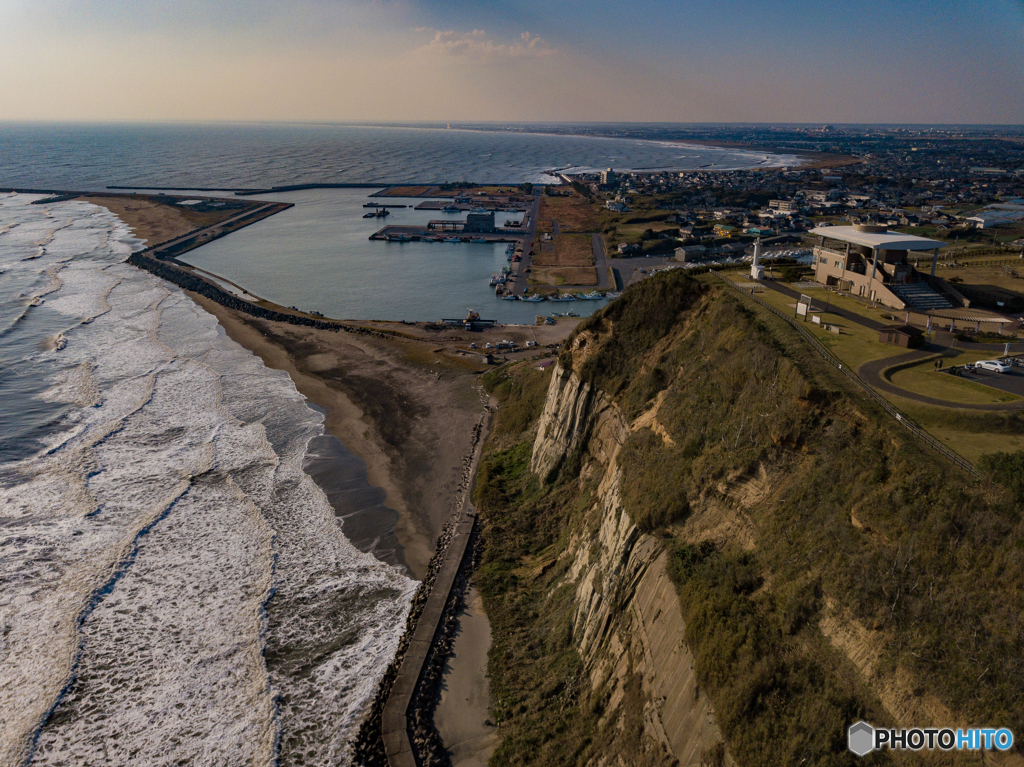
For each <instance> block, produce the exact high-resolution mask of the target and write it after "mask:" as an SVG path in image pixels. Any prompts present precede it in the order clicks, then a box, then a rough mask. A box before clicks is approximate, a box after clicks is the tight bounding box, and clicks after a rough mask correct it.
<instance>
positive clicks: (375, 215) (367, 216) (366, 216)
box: [363, 210, 377, 218]
mask: <svg viewBox="0 0 1024 767" xmlns="http://www.w3.org/2000/svg"><path fill="white" fill-rule="evenodd" d="M363 218H377V214H376V213H374V212H373V211H372V210H371V211H370V212H369V213H364V214H363Z"/></svg>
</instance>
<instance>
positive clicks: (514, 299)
mask: <svg viewBox="0 0 1024 767" xmlns="http://www.w3.org/2000/svg"><path fill="white" fill-rule="evenodd" d="M501 300H502V301H518V300H519V296H514V295H511V294H509V295H507V296H502V297H501ZM523 300H524V301H525V300H526V299H525V298H524V299H523Z"/></svg>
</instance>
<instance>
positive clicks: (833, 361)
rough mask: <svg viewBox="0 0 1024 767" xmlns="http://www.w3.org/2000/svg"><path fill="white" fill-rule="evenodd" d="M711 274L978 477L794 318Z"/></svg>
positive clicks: (909, 427) (902, 424) (731, 282)
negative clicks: (786, 325)
mask: <svg viewBox="0 0 1024 767" xmlns="http://www.w3.org/2000/svg"><path fill="white" fill-rule="evenodd" d="M711 274H713V275H714V276H715V277H717V278H718V279H719V280H721V281H722V282H724V283H725V284H726V285H728V286H729V287H730V288H732V289H733V290H735V291H736V292H737V293H739V294H740V295H742V296H743V297H744V298H749V299H751V300H752V301H754V302H755V303H756V304H758V305H759V306H761V307H762V308H764V309H767V310H768V311H769V312H771V313H772V314H774V315H776V316H777V317H779V318H780V319H783V320H785V321H786V322H788V323H789V324H790V325H791V326H792V327H793V329H794V330H796V332H797V333H799V334H800V336H801V338H803V339H804V340H805V341H807V343H808V344H810V346H811V348H812V349H814V351H816V352H817V353H818V354H820V355H821V357H822V358H823V359H824V360H825V361H826V362H827V363H829V364H830V365H832V366H833V367H834V368H836V369H838V370H839V371H840V372H841V373H844V374H845V375H846V377H847V378H849V379H850V380H851V381H853V382H854V383H855V384H857V386H859V387H860V388H861V389H863V390H864V393H865V394H867V395H868V396H869V397H870V398H871V399H872V400H874V401H875V403H876V404H877V405H878V406H879V407H881V408H882V409H883V410H884V411H885V412H886V413H888V414H889V415H891V416H892V417H893V418H895V419H896V421H897V423H899V424H900V425H901V426H903V427H904V428H906V429H908V430H909V431H910V432H911V433H912V434H914V436H916V437H918V438H919V439H921V440H922V441H923V442H924V443H925V444H927V445H928V446H929V447H930V448H932V449H933V450H935V451H936V452H938V453H941V454H942V455H943V456H945V457H946V458H948V459H949V460H950V461H952V462H953V463H954V464H955V465H957V466H959V467H960V468H961V469H963V470H964V471H966V472H968V473H969V474H971V475H972V476H975V477H980V476H981V475H980V473H979V472H978V470H977V469H976V468H975V467H974V464H972V463H971V462H970V461H968V460H967V459H966V458H964V457H963V456H962V455H960V454H958V453H955V452H953V451H952V450H950V449H949V448H948V447H946V446H945V445H943V444H942V443H941V442H939V441H938V440H937V439H935V437H933V436H932V435H931V434H929V433H928V432H926V431H925V430H924V429H922V428H921V427H920V426H918V425H917V424H916V423H914V422H913V421H912V420H910V418H909V417H907V416H906V415H905V414H904V413H903V412H902V411H900V409H899V408H897V407H895V406H894V405H893V404H892V403H891V402H889V400H887V399H885V397H883V396H882V395H880V394H879V393H878V392H876V391H875V390H874V389H873V388H872V387H871V386H869V385H868V384H867V383H866V382H865V381H864V380H863V379H862V378H861V377H860V376H858V375H857V374H856V373H854V372H853V371H852V370H850V368H849V366H848V365H846V364H845V363H843V361H842V360H840V359H839V358H838V357H836V356H835V355H834V354H833V353H832V352H830V351H829V350H828V349H826V348H825V347H824V346H823V345H822V344H821V342H820V341H818V339H817V338H815V337H814V336H813V335H812V334H811V333H810V332H809V331H808V330H807V329H806V328H804V327H801V326H800V323H799V322H797V321H796V319H794V318H793V317H790V316H789V315H788V314H786V313H785V312H781V311H779V310H778V309H776V308H775V307H774V306H772V305H771V304H769V303H768V302H766V301H764V300H762V299H760V298H758V297H757V296H755V295H754V293H753V291H750V292H747V291H746V290H744V289H743V288H740V287H739V286H738V285H736V283H734V282H733V281H732V280H729V279H727V278H726V277H723V276H722V275H720V274H719V273H718V272H716V271H713V270H712V271H711Z"/></svg>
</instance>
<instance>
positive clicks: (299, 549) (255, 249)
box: [0, 124, 794, 765]
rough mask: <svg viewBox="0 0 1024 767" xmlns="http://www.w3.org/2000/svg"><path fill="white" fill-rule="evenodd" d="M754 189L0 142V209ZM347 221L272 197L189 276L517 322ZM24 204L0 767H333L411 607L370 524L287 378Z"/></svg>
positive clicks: (292, 153) (191, 149) (235, 135)
mask: <svg viewBox="0 0 1024 767" xmlns="http://www.w3.org/2000/svg"><path fill="white" fill-rule="evenodd" d="M777 164H794V161H793V160H792V158H784V157H771V156H768V155H759V154H756V153H742V152H736V151H733V150H715V149H706V148H693V147H680V146H678V145H670V144H665V143H656V142H638V141H628V140H620V139H595V138H579V137H572V136H541V135H529V134H501V133H486V132H471V131H444V130H420V129H413V128H388V129H374V128H366V127H353V126H288V125H255V126H239V125H216V126H193V125H91V126H90V125H86V126H68V125H19V124H0V187H30V188H53V189H74V190H90V189H92V190H95V189H103V188H105V187H107V186H108V185H117V184H121V185H135V186H138V187H147V186H149V187H154V186H157V187H179V188H184V189H189V188H195V187H219V188H225V187H231V188H234V187H267V186H271V185H279V184H293V183H303V182H350V183H384V182H392V181H427V180H430V181H446V180H473V181H501V182H523V181H544V180H546V179H549V178H550V171H552V170H553V169H555V168H574V169H591V168H603V167H609V166H610V167H616V168H619V169H626V168H647V169H651V168H666V169H668V168H680V169H681V168H698V167H702V166H713V167H717V168H727V167H754V166H765V165H777ZM370 191H372V190H308V191H305V192H292V193H288V194H285V195H272V196H271V197H272V198H274V199H284V200H288V201H292V202H295V203H296V205H295V207H294V208H292V209H290V210H289V211H286V212H285V213H282V214H279V215H277V216H273V217H271V218H270V219H267V220H265V221H263V222H260V223H258V224H256V225H254V226H252V227H249V228H246V229H243V230H241V231H239V232H236V233H234V234H232V235H230V236H228V237H226V238H223V239H221V240H218V241H216V242H214V243H212V244H210V245H207V246H205V247H204V248H202V249H200V250H197V251H194V252H192V253H190V254H189V256H188V260H189V261H190V262H192V263H194V264H196V265H198V266H200V267H202V268H204V269H208V270H210V271H213V272H215V273H217V274H220V275H222V276H223V277H226V278H227V279H230V280H233V281H235V282H237V283H239V284H240V285H243V286H244V287H245V288H246V289H248V290H252V291H253V292H255V293H257V294H259V295H262V296H264V297H266V298H269V299H271V300H274V301H277V302H278V303H281V304H285V305H293V304H294V305H297V306H299V307H300V308H303V309H316V310H319V311H321V312H323V313H325V314H327V315H329V316H336V317H346V318H381V319H384V318H386V319H438V318H440V317H441V316H460V315H462V314H463V313H464V312H465V310H466V309H467V308H475V309H477V310H478V311H480V312H481V313H482V314H483V315H484V316H485V317H486V316H494V317H495V318H496V319H499V320H500V321H504V322H512V321H531V320H532V316H533V313H534V311H535V309H534V307H530V306H526V307H510V306H508V304H510V303H512V302H500V301H496V300H495V299H494V297H493V294H492V293H491V291H490V290H489V289H488V288H487V286H486V278H487V277H488V276H489V275H490V274H491V273H492V272H494V271H496V270H497V268H498V267H499V266H500V265H501V264H503V263H504V256H503V255H502V250H501V247H500V246H491V245H480V244H467V245H441V244H426V243H370V242H369V241H368V240H367V237H368V235H369V233H370V232H371V231H373V229H374V228H376V226H377V224H376V222H373V221H370V220H364V219H362V218H361V217H360V216H359V212H360V211H361V210H362V208H361V204H362V202H363V201H364V200H365V196H366V194H368V193H369V192H370ZM34 199H38V197H34V196H32V195H27V194H6V193H0V584H2V588H0V764H4V765H7V764H19V765H27V764H32V765H59V764H110V765H129V764H132V765H134V764H147V765H149V764H152V765H165V764H166V765H171V764H192V765H224V764H246V765H250V764H252V765H261V764H266V765H276V764H281V765H294V764H303V765H327V764H331V765H334V764H346V763H347V762H348V748H349V746H348V744H349V741H350V739H351V737H352V736H353V734H354V733H355V731H356V729H357V728H358V725H359V723H360V721H361V718H362V716H363V715H364V713H365V710H366V706H367V704H368V702H369V701H370V700H371V699H372V697H373V695H374V693H375V691H376V687H377V684H378V682H379V679H380V676H381V675H382V673H383V671H384V670H385V668H386V667H387V665H388V663H389V662H390V660H391V658H392V657H393V654H394V651H395V648H396V646H397V643H398V640H399V637H400V634H401V631H402V628H403V626H404V622H405V618H406V615H407V612H408V607H409V603H410V600H411V598H412V595H413V593H414V591H415V588H416V585H417V584H416V583H415V582H414V581H412V580H410V579H409V578H408V577H406V575H405V573H404V568H402V566H401V552H400V551H399V550H398V548H397V542H396V541H395V540H394V536H393V535H389V534H387V530H389V529H390V525H393V523H394V514H395V512H393V511H391V510H390V509H388V508H387V507H386V506H385V505H384V500H383V492H382V491H381V490H380V489H379V488H374V487H372V486H371V485H370V484H369V482H368V481H367V478H366V471H365V466H364V465H363V464H362V463H361V461H360V460H359V459H358V458H356V457H355V456H352V455H351V453H349V452H348V451H347V450H346V449H345V446H344V445H342V444H341V443H340V442H338V440H336V439H334V438H333V437H329V436H327V435H325V434H324V428H323V421H324V418H323V414H322V413H321V412H320V411H318V410H317V409H316V408H314V407H311V406H310V405H309V403H307V402H306V401H305V400H304V398H303V397H302V396H301V395H299V394H298V392H297V391H296V389H295V387H294V385H293V384H292V382H291V380H290V379H289V378H288V376H287V375H286V374H284V373H281V372H278V371H274V370H270V369H268V368H266V367H265V366H264V365H263V363H262V362H261V361H260V360H259V358H257V357H255V356H254V355H252V354H251V353H249V352H248V351H246V350H245V349H243V348H242V347H240V346H238V345H237V344H235V343H234V342H232V341H231V340H230V339H228V338H227V337H226V336H225V335H224V333H223V332H222V331H221V329H220V327H219V325H218V324H217V321H216V320H215V318H214V317H212V316H211V315H209V314H207V313H205V312H204V311H202V310H201V309H199V307H197V306H196V305H195V304H194V303H192V302H191V301H190V300H189V299H188V298H187V297H186V296H185V294H184V293H182V292H181V291H180V290H179V289H177V288H176V287H175V286H173V285H169V284H168V283H165V282H163V281H161V280H159V279H157V278H155V277H153V276H152V275H150V274H148V273H146V272H142V271H139V270H137V269H135V268H133V267H131V266H128V265H126V264H125V263H124V260H125V258H126V257H127V256H128V255H129V254H130V252H131V251H132V250H133V249H136V248H139V247H140V246H141V244H140V242H139V241H138V240H135V239H133V237H132V236H131V233H130V232H129V230H128V229H127V228H126V227H125V225H124V224H123V223H122V222H120V221H119V220H118V219H117V218H116V217H114V216H113V215H111V214H110V213H109V212H107V211H106V210H105V209H103V208H99V207H96V206H93V205H90V204H88V203H85V202H81V201H68V202H62V203H54V204H48V205H45V206H44V205H33V204H31V203H32V201H33V200H34ZM423 215H427V214H421V213H418V212H414V211H411V210H404V211H401V210H398V211H396V212H395V214H394V216H393V217H392V219H390V220H389V222H394V223H401V222H404V221H410V222H411V221H416V220H419V219H418V218H417V217H422V216H423ZM429 215H430V216H432V217H439V215H438V214H436V213H434V214H429ZM599 305H600V303H598V302H577V304H576V305H572V304H570V305H569V306H572V307H573V308H574V309H576V310H577V311H580V313H584V312H587V311H590V310H592V309H593V308H595V307H596V306H599ZM539 306H543V304H541V305H539ZM565 306H566V305H565V304H562V305H561V307H565ZM314 478H316V480H317V482H314ZM318 483H319V484H318ZM353 499H355V500H353ZM332 504H333V506H332ZM346 504H347V505H346Z"/></svg>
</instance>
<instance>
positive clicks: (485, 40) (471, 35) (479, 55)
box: [413, 28, 557, 61]
mask: <svg viewBox="0 0 1024 767" xmlns="http://www.w3.org/2000/svg"><path fill="white" fill-rule="evenodd" d="M416 31H417V32H427V31H429V32H433V33H434V36H433V38H431V40H430V42H429V43H427V44H426V45H423V46H421V47H419V48H417V49H416V50H415V51H413V53H419V54H428V55H435V56H459V57H465V58H472V59H477V60H485V61H492V60H497V59H524V58H542V57H544V56H551V55H553V54H555V53H557V51H556V50H555V49H554V48H551V47H549V46H548V44H547V42H546V41H545V40H544V38H542V37H536V36H534V35H531V34H530V33H529V32H523V33H522V34H521V35H519V38H518V39H512V40H509V41H507V42H501V41H498V40H495V39H494V38H493V37H490V36H489V35H488V34H487V32H485V31H484V30H482V29H474V30H473V31H472V32H455V31H452V30H433V29H430V30H428V29H423V28H417V30H416Z"/></svg>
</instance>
